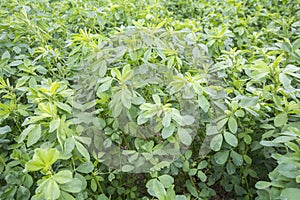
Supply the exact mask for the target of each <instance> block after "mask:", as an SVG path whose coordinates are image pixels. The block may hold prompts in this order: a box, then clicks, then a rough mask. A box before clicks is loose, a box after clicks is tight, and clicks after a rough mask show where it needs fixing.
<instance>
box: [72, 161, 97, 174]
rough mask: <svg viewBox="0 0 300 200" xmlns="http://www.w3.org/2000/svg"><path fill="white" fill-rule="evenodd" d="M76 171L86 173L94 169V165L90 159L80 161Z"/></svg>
mask: <svg viewBox="0 0 300 200" xmlns="http://www.w3.org/2000/svg"><path fill="white" fill-rule="evenodd" d="M76 170H77V171H78V172H81V173H85V174H88V173H90V172H92V171H93V170H94V165H93V163H92V162H91V161H89V162H84V163H81V164H80V165H79V166H78V167H77V169H76Z"/></svg>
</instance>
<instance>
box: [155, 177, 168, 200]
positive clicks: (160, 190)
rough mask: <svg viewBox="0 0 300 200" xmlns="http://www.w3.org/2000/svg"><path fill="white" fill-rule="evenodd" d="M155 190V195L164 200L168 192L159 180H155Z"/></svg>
mask: <svg viewBox="0 0 300 200" xmlns="http://www.w3.org/2000/svg"><path fill="white" fill-rule="evenodd" d="M153 190H154V193H155V196H156V197H157V198H158V199H159V200H164V198H165V195H166V194H167V192H166V190H165V188H164V186H163V184H162V183H160V182H159V181H158V180H156V179H155V180H154V181H153Z"/></svg>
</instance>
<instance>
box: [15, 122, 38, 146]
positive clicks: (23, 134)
mask: <svg viewBox="0 0 300 200" xmlns="http://www.w3.org/2000/svg"><path fill="white" fill-rule="evenodd" d="M34 127H35V125H34V124H31V125H29V126H28V127H27V128H26V129H24V130H23V131H22V133H21V134H20V136H19V137H18V143H21V142H23V140H25V138H26V137H27V136H28V134H29V133H30V132H31V131H32V129H34Z"/></svg>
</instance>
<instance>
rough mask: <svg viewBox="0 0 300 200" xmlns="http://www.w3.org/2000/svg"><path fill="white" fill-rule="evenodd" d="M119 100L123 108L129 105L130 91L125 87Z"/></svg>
mask: <svg viewBox="0 0 300 200" xmlns="http://www.w3.org/2000/svg"><path fill="white" fill-rule="evenodd" d="M121 102H122V104H123V105H124V107H125V108H127V109H129V108H130V107H131V92H130V91H129V90H128V89H127V88H124V89H122V94H121Z"/></svg>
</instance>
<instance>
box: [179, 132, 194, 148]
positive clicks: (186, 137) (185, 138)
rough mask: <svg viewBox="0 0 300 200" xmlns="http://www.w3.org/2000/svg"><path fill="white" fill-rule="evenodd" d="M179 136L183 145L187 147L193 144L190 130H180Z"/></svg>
mask: <svg viewBox="0 0 300 200" xmlns="http://www.w3.org/2000/svg"><path fill="white" fill-rule="evenodd" d="M177 134H178V136H179V139H180V141H181V142H182V143H183V144H185V145H187V146H189V145H191V144H192V136H191V135H190V133H189V131H188V129H184V128H178V131H177Z"/></svg>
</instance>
